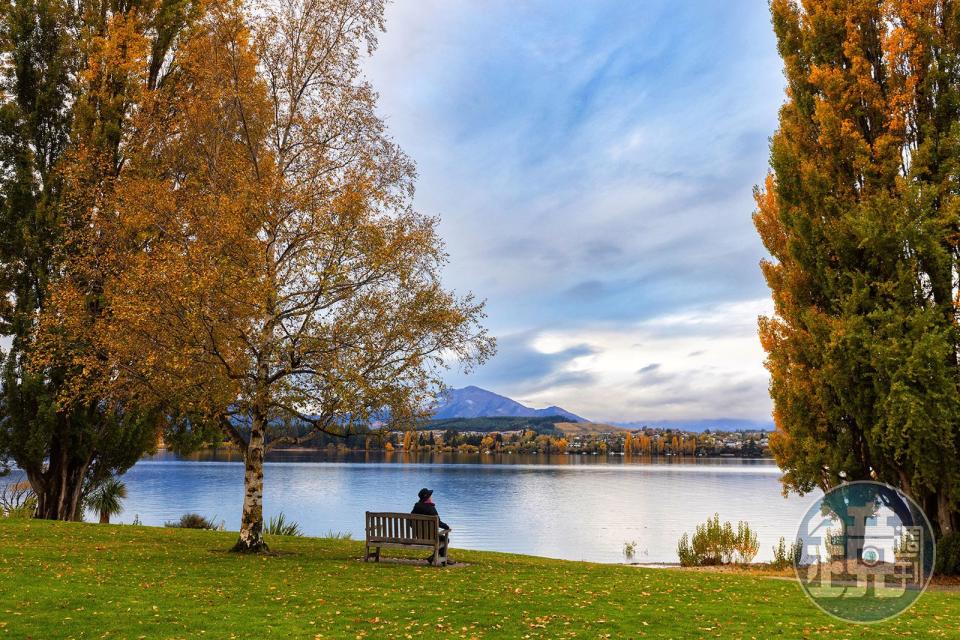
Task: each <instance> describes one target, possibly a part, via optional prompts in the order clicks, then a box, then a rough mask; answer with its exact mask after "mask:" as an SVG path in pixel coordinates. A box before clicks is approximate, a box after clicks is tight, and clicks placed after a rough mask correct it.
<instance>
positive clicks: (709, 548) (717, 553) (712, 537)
mask: <svg viewBox="0 0 960 640" xmlns="http://www.w3.org/2000/svg"><path fill="white" fill-rule="evenodd" d="M759 550H760V543H759V542H757V534H756V533H755V532H754V531H753V530H752V529H751V528H750V525H749V524H747V523H746V522H743V521H740V522H739V523H737V529H736V530H734V528H733V525H732V524H730V523H729V522H722V523H721V522H720V514H714V516H713V517H712V518H709V519H707V521H706V522H705V523H703V524H700V525H697V531H696V533H694V534H693V538H692V539H691V538H690V536H688V535H687V534H686V533H684V534H683V536H681V537H680V542H679V543H677V555H678V556H679V557H680V564H681V565H683V566H684V567H699V566H708V565H718V564H730V563H732V562H738V563H744V564H748V563H750V562H751V561H753V559H754V558H755V557H756V555H757V552H758V551H759Z"/></svg>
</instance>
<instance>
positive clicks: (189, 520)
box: [163, 513, 223, 531]
mask: <svg viewBox="0 0 960 640" xmlns="http://www.w3.org/2000/svg"><path fill="white" fill-rule="evenodd" d="M163 526H165V527H176V528H178V529H210V530H211V531H216V530H217V529H220V530H222V529H223V525H217V524H215V523H214V521H213V519H212V518H211V519H209V520H208V519H207V518H204V517H203V516H202V515H200V514H199V513H185V514H183V516H181V518H180V521H179V522H165V523H164V525H163Z"/></svg>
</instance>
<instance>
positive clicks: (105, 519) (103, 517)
mask: <svg viewBox="0 0 960 640" xmlns="http://www.w3.org/2000/svg"><path fill="white" fill-rule="evenodd" d="M100 524H110V512H109V511H101V512H100Z"/></svg>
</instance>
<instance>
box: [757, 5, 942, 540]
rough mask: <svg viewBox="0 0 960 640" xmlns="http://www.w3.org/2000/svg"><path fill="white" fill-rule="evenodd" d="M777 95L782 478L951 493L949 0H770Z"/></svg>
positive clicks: (933, 501) (774, 164)
mask: <svg viewBox="0 0 960 640" xmlns="http://www.w3.org/2000/svg"><path fill="white" fill-rule="evenodd" d="M771 12H772V16H773V26H774V30H775V32H776V36H777V43H778V49H779V52H780V55H781V57H782V58H783V61H784V70H785V75H786V78H787V100H786V103H785V104H784V105H783V107H782V108H781V110H780V125H779V129H778V130H777V132H776V134H775V135H774V137H773V139H772V143H771V153H770V165H771V169H772V172H771V174H770V176H769V177H768V178H767V180H766V183H765V185H764V187H763V188H762V189H758V191H757V193H756V200H757V211H756V213H755V215H754V221H755V223H756V227H757V229H758V231H759V232H760V236H761V238H762V240H763V242H764V245H765V246H766V248H767V249H768V251H769V252H770V254H771V255H772V257H773V260H771V261H769V262H765V263H764V264H763V272H764V275H765V277H766V280H767V283H768V284H769V286H770V289H771V291H772V293H773V300H774V309H775V314H774V315H773V316H771V317H766V318H761V320H760V337H761V341H762V343H763V346H764V348H765V349H766V351H767V355H768V358H767V367H768V369H769V370H770V374H771V381H770V393H771V396H772V398H773V400H774V418H775V421H776V427H777V430H776V433H775V434H773V436H772V437H771V441H770V446H771V450H772V451H773V453H774V455H775V457H776V459H777V461H778V463H779V464H780V466H781V467H782V468H783V469H784V471H785V473H784V476H783V482H784V487H785V490H788V489H789V490H795V491H799V492H806V491H810V490H812V489H814V488H820V489H823V490H827V489H830V488H832V487H834V486H836V485H838V484H841V483H842V482H843V481H844V480H858V479H870V478H873V479H878V480H881V481H884V482H887V483H889V484H891V485H894V486H896V487H899V488H900V489H901V490H903V491H904V492H905V493H907V494H908V495H910V496H912V497H913V498H914V499H915V500H917V501H918V502H919V503H920V504H921V505H923V506H924V508H925V511H926V512H927V514H928V515H929V516H930V519H931V520H932V521H934V522H936V524H937V526H938V528H939V531H940V532H941V534H948V533H950V532H953V531H955V528H956V526H957V524H958V520H957V511H958V505H960V467H958V466H957V464H956V460H957V455H958V445H960V393H958V382H960V371H958V361H957V350H958V339H960V333H958V326H957V308H956V305H957V294H958V290H957V275H956V274H957V272H958V264H957V258H958V246H957V243H958V238H960V235H958V222H960V219H958V200H957V192H958V188H960V187H958V185H960V175H958V172H960V7H958V5H957V4H956V3H953V2H949V1H947V0H920V1H916V2H913V1H911V2H907V1H900V0H888V1H882V2H881V1H877V0H873V1H866V0H854V1H848V2H836V1H835V0H805V1H804V2H803V3H802V4H798V3H797V2H795V1H793V0H773V2H772V3H771Z"/></svg>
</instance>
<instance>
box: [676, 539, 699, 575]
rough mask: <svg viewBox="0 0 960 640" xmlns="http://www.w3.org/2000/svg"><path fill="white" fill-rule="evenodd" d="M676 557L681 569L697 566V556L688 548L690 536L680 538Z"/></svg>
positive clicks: (691, 548)
mask: <svg viewBox="0 0 960 640" xmlns="http://www.w3.org/2000/svg"><path fill="white" fill-rule="evenodd" d="M677 556H678V557H679V558H680V566H681V567H695V566H697V565H698V564H699V563H698V562H697V554H696V553H694V551H693V547H691V546H690V536H688V535H687V534H683V535H682V536H680V542H678V543H677Z"/></svg>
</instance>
